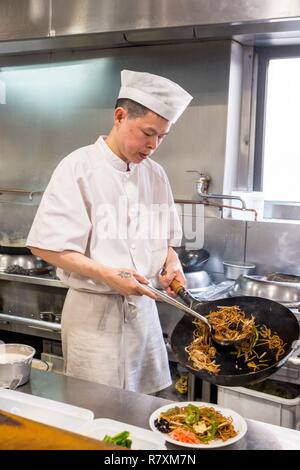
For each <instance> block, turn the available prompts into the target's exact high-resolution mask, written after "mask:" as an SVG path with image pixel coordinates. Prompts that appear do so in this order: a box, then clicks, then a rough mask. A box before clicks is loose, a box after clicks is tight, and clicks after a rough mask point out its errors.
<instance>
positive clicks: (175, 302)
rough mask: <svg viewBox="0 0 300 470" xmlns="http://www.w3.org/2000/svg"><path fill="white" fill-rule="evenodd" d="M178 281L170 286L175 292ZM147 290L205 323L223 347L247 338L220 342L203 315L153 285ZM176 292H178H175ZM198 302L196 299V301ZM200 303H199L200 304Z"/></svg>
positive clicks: (148, 286)
mask: <svg viewBox="0 0 300 470" xmlns="http://www.w3.org/2000/svg"><path fill="white" fill-rule="evenodd" d="M176 283H177V281H172V283H171V284H170V287H171V288H172V289H173V290H174V289H175V287H174V286H175V285H176ZM178 285H179V287H180V288H181V289H182V286H181V284H180V283H178ZM147 289H149V290H150V291H151V292H153V293H154V294H155V295H156V296H157V297H158V299H159V300H162V301H164V302H166V303H168V304H170V305H173V306H174V307H176V308H178V309H179V310H181V311H183V312H185V313H188V314H189V315H191V316H192V317H194V318H196V319H197V320H200V321H202V322H203V323H205V324H206V326H207V327H208V330H209V333H210V334H211V335H212V338H213V340H214V341H215V342H216V343H218V344H220V345H222V346H234V345H235V344H238V343H240V342H241V341H242V340H244V339H245V337H243V338H242V339H239V340H238V341H236V340H229V339H224V340H220V339H219V338H216V337H215V336H214V333H213V328H212V326H211V324H210V323H209V321H208V320H207V318H205V317H204V316H203V315H200V314H199V313H198V312H196V311H195V310H194V309H193V308H190V307H187V306H186V305H184V304H182V303H181V302H179V301H178V300H176V299H174V298H173V297H170V296H169V295H168V294H166V293H165V292H162V291H160V290H158V289H155V287H152V286H151V285H149V284H147ZM174 292H176V291H175V290H174ZM195 300H196V299H195ZM198 303H199V302H198Z"/></svg>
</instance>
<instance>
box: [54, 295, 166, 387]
mask: <svg viewBox="0 0 300 470" xmlns="http://www.w3.org/2000/svg"><path fill="white" fill-rule="evenodd" d="M62 344H63V354H64V358H65V361H66V372H67V374H68V375H72V376H75V377H78V378H81V379H85V380H90V381H93V382H99V383H102V384H105V385H110V386H112V387H118V388H123V389H126V390H132V391H135V392H141V393H154V392H157V391H159V390H162V389H163V388H166V387H168V386H169V385H171V377H170V370H169V364H168V357H167V351H166V347H165V344H164V340H163V335H162V330H161V326H160V321H159V317H158V313H157V308H156V304H155V302H154V301H153V300H152V299H150V298H149V297H147V296H142V297H138V296H130V297H123V296H121V295H117V294H98V293H95V292H87V291H80V290H75V289H69V291H68V293H67V297H66V300H65V304H64V308H63V312H62Z"/></svg>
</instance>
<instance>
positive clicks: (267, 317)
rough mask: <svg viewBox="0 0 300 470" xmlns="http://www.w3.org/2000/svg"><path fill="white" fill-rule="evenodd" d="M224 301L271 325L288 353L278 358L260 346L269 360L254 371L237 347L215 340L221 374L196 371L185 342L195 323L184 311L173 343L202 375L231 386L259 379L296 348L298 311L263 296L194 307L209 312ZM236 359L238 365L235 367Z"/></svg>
mask: <svg viewBox="0 0 300 470" xmlns="http://www.w3.org/2000/svg"><path fill="white" fill-rule="evenodd" d="M221 305H225V306H232V305H238V306H239V307H240V308H241V309H242V310H243V311H244V312H245V314H246V315H247V316H251V314H253V315H254V316H255V317H256V319H257V323H259V324H264V325H266V326H267V327H268V328H271V330H272V332H273V333H275V332H276V333H277V334H278V335H279V336H280V337H281V338H282V339H283V342H284V343H286V345H285V348H284V349H285V353H284V355H283V356H281V357H280V359H279V361H277V360H276V357H275V354H274V353H273V352H272V351H270V350H269V349H268V348H266V347H265V346H257V347H256V348H255V349H256V350H257V351H258V352H261V354H262V353H263V352H266V355H265V356H264V359H270V362H269V366H268V367H265V368H263V369H261V370H259V371H256V372H251V371H250V369H249V368H248V367H247V365H246V364H245V362H244V360H243V358H241V359H237V358H236V356H235V355H233V354H232V352H233V351H234V349H232V348H228V347H226V346H225V347H224V346H223V347H222V346H220V345H218V344H214V346H215V347H216V349H217V352H218V354H217V357H216V363H217V364H219V365H220V366H221V370H220V372H219V373H218V374H212V373H210V372H208V371H205V370H199V371H195V370H194V369H192V364H191V362H190V361H189V357H188V354H187V352H186V351H185V348H186V346H188V345H189V344H191V342H192V341H193V331H194V330H195V325H194V324H193V319H192V317H190V316H188V315H185V316H184V317H183V318H182V319H181V320H180V321H179V323H178V324H177V325H176V327H175V329H174V331H173V333H172V336H171V346H172V349H173V352H174V354H175V357H176V358H177V360H178V362H179V363H180V364H181V365H182V366H184V367H185V368H187V369H188V370H189V371H190V372H192V373H193V374H194V375H196V376H197V377H199V378H200V379H202V380H206V381H207V382H211V383H214V384H216V385H225V386H229V387H230V386H243V385H247V384H250V383H255V382H260V381H262V380H264V379H265V378H267V377H268V376H269V375H271V374H273V373H274V372H276V371H277V370H278V369H279V368H280V367H282V366H283V364H284V363H285V361H286V360H287V359H288V358H289V357H290V356H291V355H292V354H293V352H294V351H295V349H296V348H297V346H298V344H297V340H298V339H299V324H298V321H297V319H296V317H295V315H294V314H293V313H292V312H291V311H290V310H289V309H288V308H286V307H284V306H283V305H281V304H279V303H277V302H274V301H272V300H269V299H263V298H260V297H232V298H228V299H221V300H220V299H219V300H215V301H213V302H208V303H198V305H195V304H194V305H193V309H194V310H196V311H199V313H201V315H208V314H209V312H211V311H213V310H215V309H216V308H217V307H218V306H221ZM237 361H238V362H237ZM237 363H238V368H237V367H236V364H237Z"/></svg>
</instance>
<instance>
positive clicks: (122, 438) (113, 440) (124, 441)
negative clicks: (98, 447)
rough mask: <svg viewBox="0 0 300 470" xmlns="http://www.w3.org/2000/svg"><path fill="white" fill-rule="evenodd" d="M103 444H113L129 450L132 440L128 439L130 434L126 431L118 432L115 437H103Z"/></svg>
mask: <svg viewBox="0 0 300 470" xmlns="http://www.w3.org/2000/svg"><path fill="white" fill-rule="evenodd" d="M103 441H104V442H107V443H109V444H115V445H118V446H122V447H127V449H131V444H132V440H131V439H130V434H129V432H128V431H123V432H120V433H119V434H116V435H115V436H108V435H105V436H104V438H103Z"/></svg>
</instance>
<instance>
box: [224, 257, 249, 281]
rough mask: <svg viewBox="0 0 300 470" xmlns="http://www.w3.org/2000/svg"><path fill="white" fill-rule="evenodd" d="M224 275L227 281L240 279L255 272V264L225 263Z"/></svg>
mask: <svg viewBox="0 0 300 470" xmlns="http://www.w3.org/2000/svg"><path fill="white" fill-rule="evenodd" d="M223 266H224V275H225V277H226V279H238V277H239V276H241V275H243V274H251V273H253V272H254V269H255V264H252V263H244V262H239V261H223Z"/></svg>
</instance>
